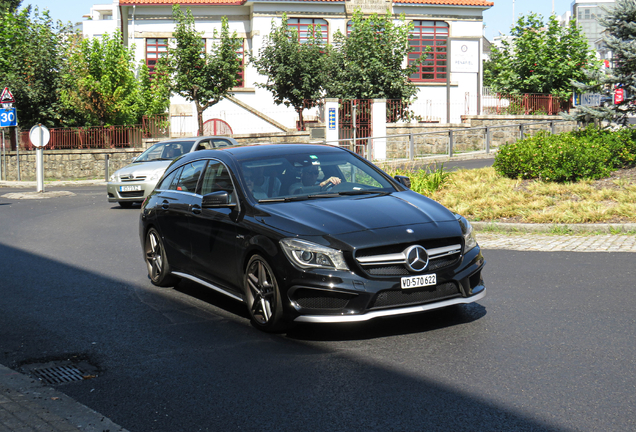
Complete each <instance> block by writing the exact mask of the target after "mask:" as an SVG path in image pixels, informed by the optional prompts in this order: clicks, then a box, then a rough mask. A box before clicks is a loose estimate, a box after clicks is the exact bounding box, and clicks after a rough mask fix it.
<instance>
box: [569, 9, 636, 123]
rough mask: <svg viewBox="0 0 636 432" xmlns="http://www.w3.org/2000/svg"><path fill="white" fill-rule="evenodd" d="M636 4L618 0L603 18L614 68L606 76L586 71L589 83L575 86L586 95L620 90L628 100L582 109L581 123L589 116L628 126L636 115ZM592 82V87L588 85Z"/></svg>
mask: <svg viewBox="0 0 636 432" xmlns="http://www.w3.org/2000/svg"><path fill="white" fill-rule="evenodd" d="M635 22H636V3H634V0H618V1H617V2H616V4H615V6H614V9H611V10H609V11H608V14H607V15H606V16H605V17H604V18H602V19H601V24H602V25H603V26H604V27H605V28H606V36H605V37H604V38H603V40H604V42H605V44H606V45H607V47H608V48H609V49H610V50H611V51H612V53H613V56H614V68H613V69H611V70H610V71H609V73H607V74H604V73H603V72H601V71H599V70H595V69H592V70H589V71H586V72H587V73H586V80H579V81H578V82H575V83H574V85H575V86H576V87H577V88H578V89H579V90H580V91H582V92H606V91H611V90H612V89H614V88H617V87H620V88H622V89H624V96H625V97H624V99H623V101H622V102H620V103H619V104H617V105H613V106H610V107H580V108H579V110H580V112H579V114H578V115H577V116H576V117H575V118H576V119H577V120H587V119H589V117H592V118H595V119H598V120H605V121H608V122H610V123H618V124H621V125H623V126H625V125H626V124H627V121H628V117H629V116H630V115H631V114H633V113H635V112H636V74H635V73H634V72H635V71H636V46H635V45H634V40H636V25H635V24H634V23H635ZM590 82H592V84H591V85H590V84H588V83H590Z"/></svg>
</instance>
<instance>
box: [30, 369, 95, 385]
mask: <svg viewBox="0 0 636 432" xmlns="http://www.w3.org/2000/svg"><path fill="white" fill-rule="evenodd" d="M31 374H32V375H34V376H35V377H36V378H39V379H40V380H42V381H43V382H44V383H46V384H64V383H69V382H74V381H82V380H85V379H90V378H95V375H87V374H85V373H84V372H82V371H81V370H79V369H78V368H76V367H75V366H55V367H47V368H41V369H33V370H32V371H31Z"/></svg>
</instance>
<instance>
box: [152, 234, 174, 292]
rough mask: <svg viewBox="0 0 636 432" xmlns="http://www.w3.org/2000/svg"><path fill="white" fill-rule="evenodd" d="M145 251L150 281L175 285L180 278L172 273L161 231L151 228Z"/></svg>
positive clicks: (157, 284)
mask: <svg viewBox="0 0 636 432" xmlns="http://www.w3.org/2000/svg"><path fill="white" fill-rule="evenodd" d="M144 252H145V255H146V267H147V268H148V277H149V278H150V282H152V284H153V285H156V286H160V287H173V286H175V285H176V284H177V282H178V281H179V279H178V278H177V277H175V276H173V275H171V274H170V264H168V257H167V256H166V249H165V248H164V246H163V240H161V236H160V235H159V232H158V231H157V230H156V229H154V228H150V229H149V230H148V233H146V244H145V247H144Z"/></svg>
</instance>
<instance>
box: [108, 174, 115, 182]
mask: <svg viewBox="0 0 636 432" xmlns="http://www.w3.org/2000/svg"><path fill="white" fill-rule="evenodd" d="M109 181H112V182H114V181H117V173H113V174H111V175H110V179H109Z"/></svg>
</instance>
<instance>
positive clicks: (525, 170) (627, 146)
mask: <svg viewBox="0 0 636 432" xmlns="http://www.w3.org/2000/svg"><path fill="white" fill-rule="evenodd" d="M635 160H636V130H635V129H630V128H624V129H620V130H618V131H609V130H603V129H598V128H594V127H588V128H586V129H583V130H580V131H575V132H566V133H561V134H558V135H550V134H549V133H547V132H540V133H538V134H537V135H535V136H533V137H530V138H526V139H524V140H520V141H517V142H516V143H514V144H509V145H506V146H503V147H501V148H500V149H499V152H498V153H497V156H496V158H495V162H494V164H493V166H494V168H495V169H496V170H497V172H498V173H500V174H501V175H503V176H506V177H509V178H515V179H516V178H521V179H534V178H537V179H540V180H544V181H555V182H565V181H577V180H580V179H598V178H603V177H607V176H609V175H610V173H611V172H612V171H615V170H616V169H619V168H622V167H625V166H629V165H633V164H634V161H635Z"/></svg>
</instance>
